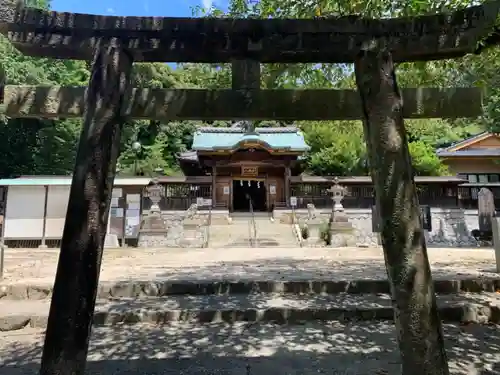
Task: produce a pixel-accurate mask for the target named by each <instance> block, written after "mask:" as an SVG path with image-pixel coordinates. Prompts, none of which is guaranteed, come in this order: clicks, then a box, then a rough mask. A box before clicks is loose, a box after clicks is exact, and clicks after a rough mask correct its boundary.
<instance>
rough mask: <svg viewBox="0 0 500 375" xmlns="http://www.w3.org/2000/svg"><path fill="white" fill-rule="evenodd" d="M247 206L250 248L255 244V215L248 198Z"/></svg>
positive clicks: (250, 200) (250, 199)
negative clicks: (248, 209) (248, 211)
mask: <svg viewBox="0 0 500 375" xmlns="http://www.w3.org/2000/svg"><path fill="white" fill-rule="evenodd" d="M248 206H249V208H250V221H249V222H248V233H249V240H250V246H251V247H255V246H256V242H257V224H256V223H255V213H254V212H253V204H252V198H250V197H249V198H248Z"/></svg>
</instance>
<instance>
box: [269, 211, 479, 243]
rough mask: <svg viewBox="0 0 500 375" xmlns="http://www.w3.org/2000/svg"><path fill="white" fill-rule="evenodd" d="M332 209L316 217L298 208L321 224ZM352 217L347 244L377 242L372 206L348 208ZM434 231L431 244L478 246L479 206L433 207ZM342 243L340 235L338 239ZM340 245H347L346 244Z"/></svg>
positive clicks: (283, 213) (428, 236) (285, 216)
mask: <svg viewBox="0 0 500 375" xmlns="http://www.w3.org/2000/svg"><path fill="white" fill-rule="evenodd" d="M330 212H331V211H330V210H326V209H322V210H316V211H315V214H316V217H315V218H312V219H311V218H309V219H308V212H307V210H297V211H296V215H297V217H298V220H299V222H305V221H306V220H308V222H310V223H314V224H313V227H315V228H316V227H318V226H319V223H321V222H325V221H328V218H329V216H330ZM345 212H346V214H347V215H348V217H349V221H350V222H351V223H352V224H353V227H354V228H355V230H354V233H353V235H352V236H350V238H349V240H348V241H347V242H349V243H348V244H347V245H350V246H353V245H354V246H377V245H378V243H379V239H378V234H377V233H373V232H372V212H371V210H369V209H346V211H345ZM431 215H432V231H431V232H428V233H426V239H427V246H428V247H476V246H477V241H476V240H475V239H474V238H473V237H472V236H471V234H470V233H471V231H472V230H474V229H477V228H478V215H477V210H462V209H442V208H434V207H433V208H431ZM289 216H291V211H290V210H281V211H277V212H275V217H276V218H277V219H280V220H282V221H286V220H288V217H289ZM333 242H334V244H333V245H335V244H336V243H337V245H339V244H340V243H339V239H334V241H333ZM340 246H346V244H344V245H341V244H340Z"/></svg>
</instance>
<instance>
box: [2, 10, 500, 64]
mask: <svg viewBox="0 0 500 375" xmlns="http://www.w3.org/2000/svg"><path fill="white" fill-rule="evenodd" d="M499 11H500V1H499V0H492V1H489V2H486V3H484V4H482V5H480V6H475V7H470V8H467V9H464V10H460V11H456V12H454V13H450V14H437V15H431V16H421V17H416V18H395V19H365V18H362V17H359V16H347V17H342V18H319V19H294V20H292V19H227V18H226V19H218V18H162V17H115V16H96V15H89V14H73V13H58V12H47V11H43V10H37V9H30V8H22V7H17V8H16V6H15V0H2V1H1V2H0V33H2V34H4V35H6V36H7V37H8V38H9V40H10V41H11V42H12V43H13V44H14V45H15V46H16V47H17V48H18V49H19V50H20V51H22V52H23V53H25V54H27V55H31V56H46V57H54V58H68V59H85V60H88V59H90V58H91V56H92V51H93V49H94V47H95V45H96V43H97V41H98V40H99V39H101V38H119V39H121V40H122V41H123V43H124V45H125V47H126V48H127V49H128V50H129V51H130V52H131V53H132V54H133V55H134V61H172V62H228V61H231V60H233V59H254V60H258V61H260V62H262V63H271V62H282V63H299V62H302V63H306V62H330V63H340V62H343V63H350V62H353V61H354V60H355V58H356V56H357V55H358V53H359V51H360V49H361V47H362V46H363V45H364V44H365V43H367V42H369V41H370V40H373V39H384V42H385V43H386V45H387V46H388V48H389V50H390V51H391V53H392V55H393V58H394V60H395V61H416V60H437V59H444V58H452V57H460V56H463V55H465V54H467V53H473V52H478V51H479V49H480V48H481V47H480V46H478V43H479V42H482V41H487V43H486V44H488V43H489V42H490V43H491V44H493V43H494V42H496V38H493V39H492V38H489V39H488V37H491V35H492V34H494V32H495V28H496V23H497V17H498V14H499ZM483 47H484V45H483Z"/></svg>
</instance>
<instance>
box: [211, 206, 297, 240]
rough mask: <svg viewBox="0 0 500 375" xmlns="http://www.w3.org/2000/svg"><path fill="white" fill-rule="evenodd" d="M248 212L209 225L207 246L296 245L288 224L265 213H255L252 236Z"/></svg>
mask: <svg viewBox="0 0 500 375" xmlns="http://www.w3.org/2000/svg"><path fill="white" fill-rule="evenodd" d="M251 225H252V221H251V215H250V214H249V213H236V214H233V215H231V222H230V223H228V224H212V225H211V226H210V240H209V245H208V246H209V247H211V248H222V247H252V245H253V246H254V247H297V246H299V244H298V241H297V239H296V237H295V235H294V233H293V230H292V226H291V225H290V224H283V223H280V222H277V221H271V220H270V217H269V215H268V214H267V213H256V214H255V230H256V236H255V238H254V236H253V231H254V229H253V228H252V227H251Z"/></svg>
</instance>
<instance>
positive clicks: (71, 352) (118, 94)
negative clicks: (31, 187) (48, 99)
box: [40, 41, 132, 375]
mask: <svg viewBox="0 0 500 375" xmlns="http://www.w3.org/2000/svg"><path fill="white" fill-rule="evenodd" d="M93 61H94V62H93V66H92V76H91V78H90V84H89V95H87V97H86V102H85V103H86V110H85V113H84V121H83V127H82V132H81V135H80V143H79V146H78V153H77V156H76V164H75V169H74V172H73V180H72V183H71V190H70V194H69V202H68V213H67V215H66V221H65V223H64V232H63V237H62V242H61V251H60V253H59V262H58V265H57V272H56V278H55V283H54V293H53V294H52V301H51V304H50V313H49V319H48V324H47V331H46V336H45V344H44V347H43V355H42V364H41V369H40V374H41V375H53V374H58V375H83V374H84V373H85V363H86V360H87V349H88V344H89V337H90V331H91V327H92V318H93V315H94V308H95V300H96V295H97V286H98V281H99V272H100V268H101V259H102V252H103V246H104V238H105V236H106V229H107V225H108V215H109V207H110V202H111V191H112V190H113V182H114V178H115V171H116V161H117V159H118V155H119V153H120V136H121V130H122V127H123V123H124V122H125V121H124V119H123V118H122V117H121V116H120V108H121V105H122V102H123V97H124V94H125V93H126V92H127V87H128V85H129V84H130V75H131V72H132V59H131V56H130V55H128V54H127V53H126V52H125V51H124V50H123V49H122V48H121V46H120V44H119V41H112V42H111V43H110V44H109V45H106V44H104V43H103V45H101V46H100V48H98V49H96V51H95V58H94V59H93Z"/></svg>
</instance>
